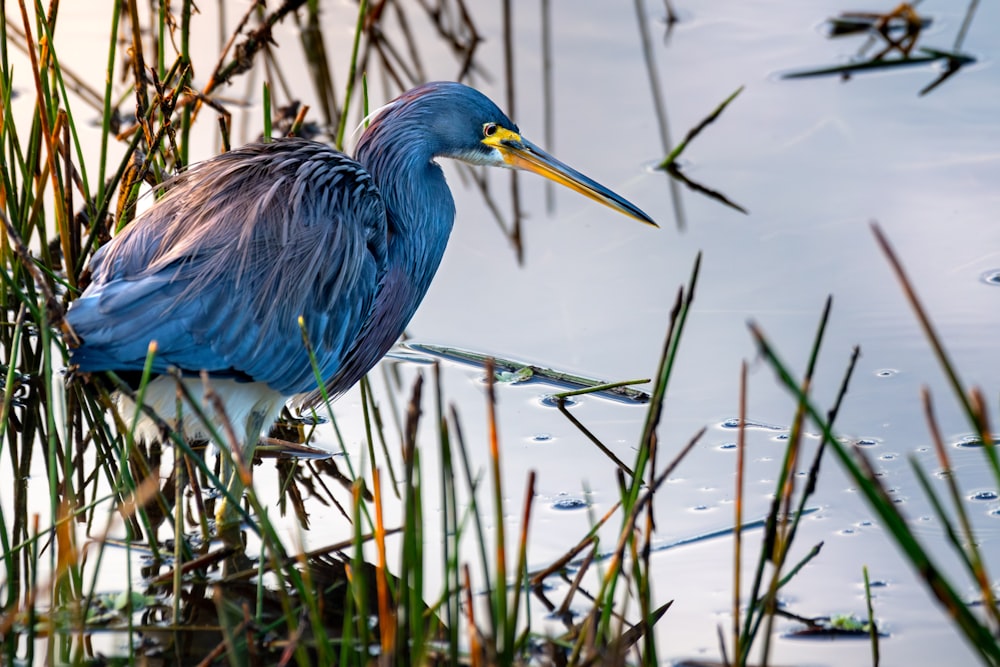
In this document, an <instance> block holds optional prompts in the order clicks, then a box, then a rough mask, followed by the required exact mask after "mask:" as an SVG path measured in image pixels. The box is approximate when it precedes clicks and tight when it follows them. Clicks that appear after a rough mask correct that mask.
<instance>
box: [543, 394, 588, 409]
mask: <svg viewBox="0 0 1000 667" xmlns="http://www.w3.org/2000/svg"><path fill="white" fill-rule="evenodd" d="M538 402H539V403H541V404H542V405H544V406H545V407H547V408H558V407H559V402H560V399H558V398H556V397H555V396H553V395H552V394H546V395H545V396H542V397H541V398H539V399H538ZM578 402H579V401H575V400H573V399H572V398H568V397H567V398H563V399H562V404H563V405H564V406H566V407H567V408H571V407H573V406H574V405H576V404H577V403H578Z"/></svg>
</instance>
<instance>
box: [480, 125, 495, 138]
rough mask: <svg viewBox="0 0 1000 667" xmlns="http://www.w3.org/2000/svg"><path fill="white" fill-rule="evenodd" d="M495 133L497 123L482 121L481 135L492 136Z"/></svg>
mask: <svg viewBox="0 0 1000 667" xmlns="http://www.w3.org/2000/svg"><path fill="white" fill-rule="evenodd" d="M496 133H497V124H496V123H483V136H484V137H492V136H493V135H494V134H496Z"/></svg>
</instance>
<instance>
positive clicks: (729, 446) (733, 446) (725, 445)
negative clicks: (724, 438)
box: [719, 442, 736, 450]
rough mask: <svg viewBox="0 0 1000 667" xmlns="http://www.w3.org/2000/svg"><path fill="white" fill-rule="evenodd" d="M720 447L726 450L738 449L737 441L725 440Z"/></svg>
mask: <svg viewBox="0 0 1000 667" xmlns="http://www.w3.org/2000/svg"><path fill="white" fill-rule="evenodd" d="M719 449H725V450H729V449H736V443H735V442H724V443H722V444H721V445H719Z"/></svg>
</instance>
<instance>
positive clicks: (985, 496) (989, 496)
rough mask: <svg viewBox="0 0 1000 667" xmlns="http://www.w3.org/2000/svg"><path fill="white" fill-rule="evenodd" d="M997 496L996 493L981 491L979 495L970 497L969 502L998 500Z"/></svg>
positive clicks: (974, 494)
mask: <svg viewBox="0 0 1000 667" xmlns="http://www.w3.org/2000/svg"><path fill="white" fill-rule="evenodd" d="M996 499H997V494H996V492H995V491H979V492H978V493H973V494H972V495H971V496H969V500H986V501H991V500H996Z"/></svg>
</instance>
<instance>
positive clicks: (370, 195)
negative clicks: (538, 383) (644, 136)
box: [67, 82, 655, 493]
mask: <svg viewBox="0 0 1000 667" xmlns="http://www.w3.org/2000/svg"><path fill="white" fill-rule="evenodd" d="M439 157H447V158H455V159H458V160H461V161H463V162H467V163H471V164H474V165H491V166H499V167H509V168H517V169H525V170H528V171H533V172H535V173H538V174H541V175H542V176H545V177H546V178H549V179H552V180H553V181H555V182H557V183H560V184H562V185H565V186H568V187H569V188H572V189H573V190H576V191H577V192H580V193H582V194H584V195H586V196H588V197H590V198H592V199H595V200H597V201H599V202H601V203H603V204H606V205H607V206H610V207H611V208H613V209H616V210H618V211H620V212H622V213H624V214H626V215H628V216H631V217H632V218H636V219H638V220H640V221H642V222H645V223H648V224H652V225H655V223H654V222H653V221H652V219H651V218H650V217H649V216H648V215H646V214H645V213H643V212H642V211H641V210H639V209H638V208H637V207H636V206H634V205H633V204H631V203H629V202H628V201H626V200H625V199H623V198H622V197H620V196H618V195H617V194H615V193H613V192H611V191H610V190H609V189H607V188H605V187H604V186H602V185H600V184H599V183H596V182H595V181H593V180H591V179H589V178H587V177H586V176H584V175H582V174H580V173H579V172H577V171H575V170H573V169H572V168H570V167H568V166H566V165H564V164H562V163H561V162H559V161H558V160H556V159H555V158H553V157H552V156H550V155H548V154H547V153H545V152H544V151H542V150H541V149H539V148H538V147H537V146H535V145H534V144H532V143H530V142H529V141H527V140H526V139H524V138H523V137H522V136H521V134H520V131H519V130H518V128H517V126H516V125H515V124H514V123H513V122H511V121H510V119H509V118H507V116H506V115H505V114H504V113H503V112H502V111H500V109H499V108H497V106H496V105H495V104H494V103H493V102H491V101H490V100H489V99H488V98H487V97H485V96H484V95H483V94H482V93H479V92H478V91H476V90H474V89H472V88H469V87H467V86H464V85H461V84H458V83H450V82H438V83H429V84H425V85H423V86H420V87H418V88H415V89H413V90H411V91H409V92H407V93H405V94H403V95H402V96H400V97H398V98H397V99H395V100H394V101H392V102H390V103H389V104H388V105H386V106H385V107H384V108H383V109H382V110H381V111H379V112H378V113H377V115H376V116H375V117H374V119H373V120H372V122H371V124H370V126H369V127H368V128H367V129H366V130H365V132H364V133H363V135H362V136H361V139H360V141H359V144H358V148H357V156H356V158H353V159H352V158H350V157H348V156H347V155H344V154H343V153H340V152H338V151H336V150H334V149H332V148H330V147H328V146H326V145H324V144H321V143H316V142H312V141H306V140H303V139H295V138H286V139H279V140H276V141H273V142H270V143H258V144H252V145H248V146H245V147H243V148H240V149H237V150H233V151H230V152H228V153H223V154H221V155H219V156H217V157H215V158H212V159H210V160H207V161H205V162H202V163H200V164H196V165H194V166H192V167H191V168H190V169H188V170H187V171H184V172H182V173H180V174H179V175H177V176H175V177H173V178H172V179H170V180H169V181H168V182H167V183H166V184H165V188H166V194H164V195H163V196H162V197H161V198H160V199H159V200H158V201H157V202H156V203H155V204H154V205H153V206H152V207H150V209H149V210H148V211H146V212H145V213H144V214H143V215H141V216H140V217H138V218H137V219H136V220H135V221H134V222H133V223H132V224H131V225H129V226H128V227H126V228H125V229H124V230H123V231H122V232H121V233H119V234H118V235H117V236H116V237H115V238H114V239H113V240H112V241H111V242H110V243H108V244H107V245H105V246H104V247H102V248H101V249H100V250H98V251H97V252H96V253H95V254H94V256H93V258H92V259H91V261H90V271H91V280H92V282H91V283H90V285H89V286H88V287H87V288H86V289H85V290H84V292H83V293H82V294H81V295H80V297H79V298H77V299H76V300H75V301H74V302H73V303H72V305H71V307H70V309H69V312H68V314H67V320H68V322H69V324H70V325H71V326H72V328H73V329H74V331H75V332H76V334H77V336H78V337H79V339H80V341H81V343H80V345H79V346H78V347H76V348H75V349H73V350H71V360H72V363H73V364H75V365H76V366H77V367H78V368H79V370H80V371H82V372H85V373H93V372H97V371H107V370H110V371H116V372H120V373H131V374H133V375H134V374H135V373H136V371H141V370H142V369H143V367H144V365H145V364H146V358H147V352H148V351H149V349H150V343H151V342H153V341H155V343H156V348H155V349H156V352H155V356H154V357H153V360H152V369H153V372H154V373H156V374H158V377H157V378H156V379H154V380H153V381H152V382H151V383H150V384H149V386H148V387H147V389H146V394H145V399H144V400H145V404H146V405H147V406H149V407H150V408H152V409H153V410H154V411H155V412H156V413H157V414H158V415H160V416H162V417H163V418H165V419H166V420H167V421H170V419H169V417H170V415H176V395H177V394H176V386H175V383H174V380H173V379H172V378H170V377H168V376H164V375H163V374H164V373H165V372H166V371H167V370H168V368H170V367H174V368H177V369H179V370H180V371H181V372H182V373H183V374H185V375H186V376H188V377H187V378H186V379H184V380H183V381H184V382H186V383H191V388H192V392H196V391H199V389H198V387H199V386H200V382H201V381H200V380H199V379H198V378H197V375H198V374H199V373H200V372H202V371H205V372H207V373H208V374H209V375H210V376H211V377H212V378H213V380H212V387H213V390H214V391H215V392H216V394H217V395H218V396H219V397H220V398H221V399H222V403H223V404H224V405H225V417H226V419H227V421H228V422H229V423H230V424H231V425H232V426H233V430H234V432H235V439H236V440H237V441H238V443H239V444H240V446H241V447H242V448H244V449H245V453H246V454H247V455H252V452H253V447H254V446H255V445H256V443H257V441H258V439H259V437H260V436H261V435H262V433H264V432H266V430H267V429H269V428H270V426H271V425H272V424H273V423H274V422H275V421H276V420H277V418H278V416H279V413H280V411H281V409H282V407H283V406H284V405H285V404H286V402H287V401H288V400H289V399H290V398H292V397H295V398H294V402H295V404H296V405H297V407H304V406H312V405H315V404H317V403H318V402H319V401H320V400H321V392H320V390H319V389H318V384H317V381H316V375H315V373H314V366H313V363H312V360H311V358H310V354H309V350H308V349H307V346H306V344H305V340H304V338H305V339H307V340H308V341H309V343H310V346H311V348H312V351H313V353H314V359H315V363H316V366H317V367H318V371H319V376H320V377H321V378H322V382H323V383H324V384H325V387H324V388H325V390H326V392H327V393H328V395H330V396H336V395H338V394H340V393H342V392H344V391H346V390H347V389H349V388H350V387H351V386H352V385H354V384H355V383H356V382H357V381H358V380H360V379H361V377H362V376H363V375H364V374H365V373H367V372H368V371H369V370H370V369H371V368H372V367H373V366H374V365H375V364H376V363H377V362H378V360H379V359H381V358H382V356H383V355H384V354H385V353H386V352H388V350H389V349H390V347H391V346H392V345H393V344H394V343H395V341H396V340H397V339H398V338H399V336H400V335H401V334H402V333H403V330H404V328H405V327H406V325H407V323H408V322H409V321H410V318H411V317H412V316H413V314H414V312H415V311H416V309H417V306H418V305H419V304H420V301H421V299H422V298H423V296H424V294H425V293H426V292H427V289H428V287H429V286H430V283H431V278H432V277H433V276H434V272H435V271H436V270H437V267H438V264H439V263H440V261H441V257H442V255H443V253H444V249H445V245H446V244H447V242H448V236H449V233H450V232H451V228H452V223H453V221H454V218H455V204H454V201H453V199H452V196H451V192H450V191H449V189H448V185H447V184H446V182H445V178H444V174H443V172H442V170H441V168H440V167H439V166H438V164H437V163H436V162H435V159H436V158H439ZM300 318H301V325H300ZM303 331H304V333H305V337H304V336H303ZM175 425H176V426H177V427H178V428H179V429H183V431H182V432H183V433H184V434H185V435H187V436H192V437H196V436H201V437H204V436H205V435H206V434H205V433H204V428H203V426H202V425H201V424H200V422H199V421H198V420H197V419H195V418H194V417H193V415H191V411H190V410H187V411H186V412H185V416H184V419H183V420H182V423H180V424H177V423H176V420H175ZM137 429H138V434H139V436H140V437H145V438H147V439H151V438H155V437H157V436H158V432H157V428H156V426H155V424H154V422H153V421H151V420H149V419H140V422H139V424H138V426H137ZM237 478H238V475H236V476H233V478H232V479H233V481H232V483H231V484H230V485H229V486H230V491H232V492H234V493H240V492H242V486H241V485H240V483H239V482H238V481H236V480H237Z"/></svg>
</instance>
